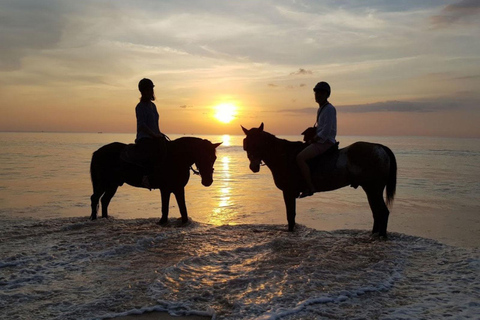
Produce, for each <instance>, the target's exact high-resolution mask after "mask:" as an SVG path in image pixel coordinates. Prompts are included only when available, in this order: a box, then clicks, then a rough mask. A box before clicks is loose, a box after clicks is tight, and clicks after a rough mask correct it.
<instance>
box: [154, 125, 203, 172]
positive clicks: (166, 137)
mask: <svg viewBox="0 0 480 320" xmlns="http://www.w3.org/2000/svg"><path fill="white" fill-rule="evenodd" d="M163 135H164V136H165V140H167V141H172V139H170V137H169V136H167V135H166V134H163ZM165 156H166V155H165ZM195 166H197V165H195ZM190 170H192V172H193V174H194V175H197V176H199V175H200V171H198V167H197V170H195V169H193V165H191V166H190Z"/></svg>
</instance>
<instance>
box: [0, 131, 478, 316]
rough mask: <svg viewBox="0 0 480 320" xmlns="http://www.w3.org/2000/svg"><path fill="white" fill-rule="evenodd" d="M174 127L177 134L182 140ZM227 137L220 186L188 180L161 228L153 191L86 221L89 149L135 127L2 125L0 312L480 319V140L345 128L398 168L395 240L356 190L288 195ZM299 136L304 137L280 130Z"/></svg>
mask: <svg viewBox="0 0 480 320" xmlns="http://www.w3.org/2000/svg"><path fill="white" fill-rule="evenodd" d="M178 137H180V135H171V136H170V138H172V139H175V138H178ZM199 137H202V138H206V139H209V140H210V141H212V142H223V144H222V145H221V146H220V147H219V148H218V149H217V157H218V158H217V162H216V163H215V173H214V183H213V185H212V186H210V187H204V186H202V185H201V183H200V178H199V177H198V176H194V175H192V176H191V178H190V181H189V184H188V185H187V187H186V200H187V208H188V213H189V217H190V219H191V220H192V222H191V223H189V224H188V225H186V226H182V225H180V224H179V222H178V221H177V218H179V216H180V214H179V212H178V209H177V205H176V202H175V200H174V199H173V197H172V201H171V203H170V220H169V224H168V225H167V226H166V227H161V226H158V225H157V224H156V222H157V221H158V219H159V218H160V215H161V213H160V208H161V201H160V195H159V192H158V190H156V191H155V190H153V191H148V190H145V189H137V188H133V187H130V186H126V185H125V186H123V187H121V188H119V189H118V191H117V194H116V195H115V197H114V198H113V199H112V202H111V204H110V207H109V213H110V216H111V218H110V219H108V220H104V219H99V220H97V221H89V220H88V217H89V215H90V199H89V198H90V195H91V193H92V191H91V183H90V177H89V165H90V159H91V155H92V152H93V151H95V150H97V149H98V148H99V147H101V146H102V145H105V144H107V143H110V142H113V141H119V142H126V143H130V142H133V139H134V134H106V133H102V134H100V133H0V143H1V146H2V153H0V165H1V166H0V177H1V180H0V231H1V232H0V297H1V298H0V318H1V319H104V318H108V317H115V316H120V315H127V314H135V313H140V312H143V311H151V310H159V311H167V312H169V313H171V314H174V315H175V314H176V315H188V314H200V315H211V316H212V317H213V318H215V319H420V318H421V319H439V318H453V319H478V318H480V280H479V277H478V275H479V274H480V254H479V252H480V251H479V245H480V232H479V231H480V203H479V201H478V200H479V192H480V165H479V163H480V140H479V139H447V138H426V137H350V136H349V137H339V138H338V140H339V141H340V147H345V146H347V145H349V144H351V143H353V142H355V141H370V142H376V143H382V144H384V145H386V146H388V147H390V148H391V149H392V151H393V152H394V153H395V155H396V158H397V163H398V179H397V194H396V197H395V201H394V203H393V207H392V208H391V213H390V219H389V225H388V231H389V240H387V241H375V240H373V239H371V238H370V236H369V233H370V230H371V227H372V224H373V219H372V215H371V212H370V209H369V206H368V203H367V200H366V196H365V194H364V192H363V191H362V190H361V189H353V188H349V187H347V188H343V189H340V190H336V191H332V192H327V193H319V194H316V195H315V196H313V197H310V198H306V199H301V200H298V201H297V223H298V224H299V226H298V228H297V230H296V231H295V232H293V233H288V232H285V230H286V214H285V208H284V204H283V198H282V194H281V191H280V190H278V189H277V188H276V187H275V186H274V184H273V178H272V175H271V173H270V171H269V169H268V168H267V167H262V168H261V171H260V172H259V173H252V172H251V171H250V170H249V168H248V164H249V163H248V159H247V157H246V154H245V152H244V151H243V149H242V139H243V136H231V135H230V136H228V135H224V136H221V135H220V136H201V135H199ZM280 137H282V138H286V139H289V140H301V137H300V136H280Z"/></svg>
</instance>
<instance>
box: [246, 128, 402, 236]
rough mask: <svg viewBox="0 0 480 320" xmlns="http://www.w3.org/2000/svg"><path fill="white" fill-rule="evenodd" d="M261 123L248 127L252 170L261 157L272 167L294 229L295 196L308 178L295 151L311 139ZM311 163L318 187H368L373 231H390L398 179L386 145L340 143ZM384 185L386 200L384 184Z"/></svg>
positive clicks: (381, 233) (321, 189) (380, 233)
mask: <svg viewBox="0 0 480 320" xmlns="http://www.w3.org/2000/svg"><path fill="white" fill-rule="evenodd" d="M263 128H264V125H263V122H262V124H261V125H260V127H259V128H252V129H250V130H247V129H245V128H244V127H243V126H242V129H243V132H244V133H245V135H246V137H245V139H244V140H243V149H244V150H245V151H246V152H247V157H248V159H249V160H250V170H252V171H253V172H254V173H255V172H259V171H260V165H261V164H262V161H263V162H264V163H265V165H266V166H267V167H268V168H269V169H270V170H271V172H272V175H273V179H274V183H275V185H276V186H277V188H278V189H280V190H282V191H283V199H284V202H285V207H286V211H287V221H288V230H289V231H293V230H294V227H295V216H296V208H295V207H296V203H295V201H296V198H297V197H298V196H299V194H300V192H301V191H302V190H304V188H305V187H306V183H305V181H304V179H303V177H302V175H301V173H300V169H299V168H298V166H297V163H296V156H297V154H298V153H299V152H300V151H301V150H303V149H304V148H305V147H306V146H307V144H306V143H302V142H292V141H288V140H285V139H279V138H277V137H275V136H274V135H273V134H271V133H268V132H266V131H264V130H263ZM331 149H332V150H330V149H329V150H328V151H327V152H326V153H325V154H323V155H320V156H319V157H318V158H315V159H313V161H312V162H313V163H312V162H311V163H310V167H311V172H312V181H313V184H314V186H315V190H316V192H324V191H331V190H335V189H339V188H343V187H346V186H351V187H353V188H355V189H356V188H357V187H358V186H361V187H362V189H363V190H364V191H365V193H366V195H367V199H368V203H369V205H370V209H371V210H372V213H373V229H372V235H374V236H378V237H381V238H386V237H387V224H388V216H389V214H390V211H389V210H388V207H390V205H391V204H392V203H393V199H394V196H395V191H396V184H397V161H396V159H395V155H394V154H393V152H392V151H391V150H390V149H389V148H388V147H386V146H384V145H381V144H376V143H369V142H355V143H353V144H352V145H350V146H348V147H345V148H342V149H338V145H336V146H335V147H332V148H331ZM384 189H385V190H386V202H385V201H384V199H383V190H384Z"/></svg>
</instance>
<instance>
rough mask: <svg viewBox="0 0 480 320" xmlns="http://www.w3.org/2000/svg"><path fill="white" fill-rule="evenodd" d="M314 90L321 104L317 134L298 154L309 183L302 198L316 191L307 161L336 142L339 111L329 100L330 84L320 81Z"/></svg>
mask: <svg viewBox="0 0 480 320" xmlns="http://www.w3.org/2000/svg"><path fill="white" fill-rule="evenodd" d="M313 91H314V92H315V102H317V103H318V106H319V108H318V110H317V123H316V135H315V136H314V138H313V139H312V140H311V143H310V145H309V146H307V147H306V148H305V149H303V150H302V151H301V152H300V153H299V154H298V155H297V164H298V167H299V168H300V172H301V173H302V176H303V178H304V179H305V182H306V184H307V188H306V189H305V190H304V191H303V192H302V193H301V194H300V198H304V197H308V196H311V195H313V194H314V193H315V191H316V190H315V187H314V186H313V183H312V177H311V175H310V168H309V166H308V164H307V161H308V160H310V159H312V158H315V157H316V156H318V155H321V154H322V153H325V151H327V150H328V149H329V148H330V147H332V146H333V145H335V143H336V140H335V136H336V134H337V111H336V110H335V107H334V106H333V105H332V104H331V103H330V102H328V100H327V99H328V98H329V97H330V92H331V90H330V85H329V84H328V83H326V82H324V81H322V82H319V83H317V85H316V86H315V87H314V88H313Z"/></svg>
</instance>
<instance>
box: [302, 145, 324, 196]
mask: <svg viewBox="0 0 480 320" xmlns="http://www.w3.org/2000/svg"><path fill="white" fill-rule="evenodd" d="M317 155H319V153H318V149H317V148H316V147H315V145H313V144H311V145H309V146H308V147H306V148H305V149H303V150H302V151H301V152H300V153H299V154H298V155H297V164H298V167H299V168H300V172H301V174H302V176H303V179H304V180H305V183H306V184H307V188H306V189H305V190H304V191H303V192H302V193H301V194H300V198H304V197H308V196H311V195H313V194H314V193H315V187H314V186H313V183H312V177H311V174H310V167H309V166H308V163H307V161H308V160H310V159H312V158H315V157H316V156H317Z"/></svg>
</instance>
